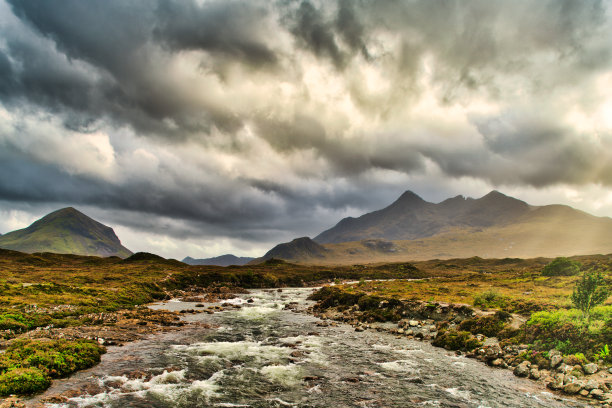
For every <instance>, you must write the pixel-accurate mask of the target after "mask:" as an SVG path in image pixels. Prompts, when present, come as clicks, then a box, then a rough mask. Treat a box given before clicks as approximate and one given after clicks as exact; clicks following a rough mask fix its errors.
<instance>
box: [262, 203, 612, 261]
mask: <svg viewBox="0 0 612 408" xmlns="http://www.w3.org/2000/svg"><path fill="white" fill-rule="evenodd" d="M279 248H282V251H279ZM610 252H612V219H610V218H608V217H596V216H593V215H590V214H587V213H585V212H582V211H579V210H576V209H574V208H572V207H569V206H565V205H546V206H533V205H529V204H527V203H526V202H524V201H521V200H518V199H516V198H513V197H509V196H506V195H504V194H502V193H500V192H498V191H492V192H490V193H489V194H487V195H485V196H483V197H481V198H478V199H473V198H465V197H463V196H457V197H453V198H449V199H447V200H445V201H442V202H440V203H431V202H427V201H425V200H423V199H422V198H421V197H419V196H418V195H416V194H415V193H413V192H411V191H406V192H405V193H404V194H402V195H401V196H400V197H399V198H398V199H397V200H396V201H395V202H393V203H392V204H391V205H389V206H388V207H385V208H383V209H381V210H378V211H374V212H371V213H367V214H364V215H362V216H360V217H357V218H353V217H348V218H344V219H343V220H341V221H340V222H339V223H338V224H336V225H335V226H334V227H332V228H330V229H328V230H326V231H323V232H322V233H320V234H319V235H317V236H316V237H315V238H314V240H310V239H309V238H300V239H299V241H298V242H296V240H294V241H292V242H290V243H285V244H280V245H278V246H276V247H275V248H273V249H272V250H270V251H269V252H268V253H266V255H264V257H263V258H262V259H269V258H271V257H274V258H280V259H284V260H287V261H291V262H305V263H372V262H388V261H405V260H427V259H435V258H439V259H448V258H464V257H471V256H480V257H486V258H493V257H496V258H505V257H520V258H528V257H538V256H550V257H554V256H569V255H577V254H597V253H610Z"/></svg>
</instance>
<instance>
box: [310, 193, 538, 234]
mask: <svg viewBox="0 0 612 408" xmlns="http://www.w3.org/2000/svg"><path fill="white" fill-rule="evenodd" d="M532 208H533V207H531V206H530V205H528V204H527V203H525V202H524V201H521V200H517V199H516V198H512V197H508V196H506V195H504V194H502V193H500V192H498V191H492V192H490V193H489V194H487V195H485V196H484V197H482V198H479V199H473V198H464V197H463V196H456V197H453V198H449V199H447V200H445V201H442V202H441V203H439V204H434V203H430V202H427V201H425V200H423V199H422V198H421V197H419V196H418V195H416V194H415V193H413V192H412V191H406V192H405V193H404V194H402V195H401V196H400V198H398V199H397V200H396V201H395V202H394V203H393V204H391V205H390V206H388V207H386V208H383V209H382V210H378V211H374V212H371V213H367V214H364V215H362V216H361V217H358V218H352V217H348V218H344V219H343V220H341V221H340V222H339V223H338V224H336V225H335V226H334V227H332V228H330V229H328V230H326V231H323V232H322V233H321V234H319V235H317V236H316V237H315V238H314V240H315V241H316V242H318V243H320V244H333V243H340V242H350V241H360V240H364V239H385V240H408V239H417V238H426V237H431V236H433V235H436V234H439V233H441V232H444V231H446V230H449V229H452V228H456V227H460V228H466V227H469V228H484V227H491V226H493V225H497V226H499V225H502V224H507V223H510V222H512V221H513V220H515V219H516V218H517V217H520V216H522V215H524V214H526V213H528V212H529V211H530V210H531V209H532Z"/></svg>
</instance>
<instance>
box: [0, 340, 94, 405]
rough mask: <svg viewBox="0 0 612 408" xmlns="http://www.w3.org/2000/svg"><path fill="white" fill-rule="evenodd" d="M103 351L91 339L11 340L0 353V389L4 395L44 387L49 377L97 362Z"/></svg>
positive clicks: (65, 373) (62, 375) (80, 368)
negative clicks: (0, 379) (0, 353)
mask: <svg viewBox="0 0 612 408" xmlns="http://www.w3.org/2000/svg"><path fill="white" fill-rule="evenodd" d="M104 351H105V349H104V347H102V346H100V345H98V343H96V342H94V341H91V340H73V341H69V340H55V341H46V340H18V341H14V342H13V343H11V345H10V346H9V347H8V348H7V349H6V351H5V352H4V353H3V354H2V355H0V378H2V379H3V380H2V381H0V388H1V389H2V390H3V391H2V392H3V393H4V394H3V395H7V394H29V393H32V392H37V391H40V390H43V389H45V388H47V387H48V386H49V383H50V379H51V378H59V377H65V376H67V375H69V374H71V373H73V372H75V371H77V370H82V369H84V368H88V367H91V366H93V365H95V364H97V363H98V362H99V361H100V357H101V355H102V354H103V353H104ZM19 379H22V380H23V381H22V382H23V384H21V383H20V382H19ZM45 384H46V385H45ZM43 385H44V388H40V387H42V386H43Z"/></svg>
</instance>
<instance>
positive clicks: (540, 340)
mask: <svg viewBox="0 0 612 408" xmlns="http://www.w3.org/2000/svg"><path fill="white" fill-rule="evenodd" d="M525 341H526V342H528V343H532V344H533V345H534V346H535V347H536V348H538V349H540V350H549V349H551V348H555V349H557V350H559V351H561V352H562V353H563V354H574V353H583V354H584V355H585V356H586V357H587V358H589V359H590V360H594V359H597V358H598V356H599V351H600V350H601V349H603V348H604V347H605V345H607V344H612V306H600V307H597V308H595V309H593V312H592V317H591V320H590V322H587V321H586V320H584V319H583V316H582V312H580V310H577V309H569V310H565V309H559V310H555V311H551V312H546V311H544V312H537V313H534V314H532V315H531V318H530V319H529V320H528V321H527V324H526V328H525ZM606 358H607V359H608V360H609V357H606ZM608 362H612V361H608Z"/></svg>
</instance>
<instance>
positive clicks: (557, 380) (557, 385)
mask: <svg viewBox="0 0 612 408" xmlns="http://www.w3.org/2000/svg"><path fill="white" fill-rule="evenodd" d="M564 379H565V374H562V373H557V374H555V376H554V377H553V378H552V381H549V382H548V383H547V384H546V386H547V387H548V388H550V389H551V390H560V389H561V388H563V380H564Z"/></svg>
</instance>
